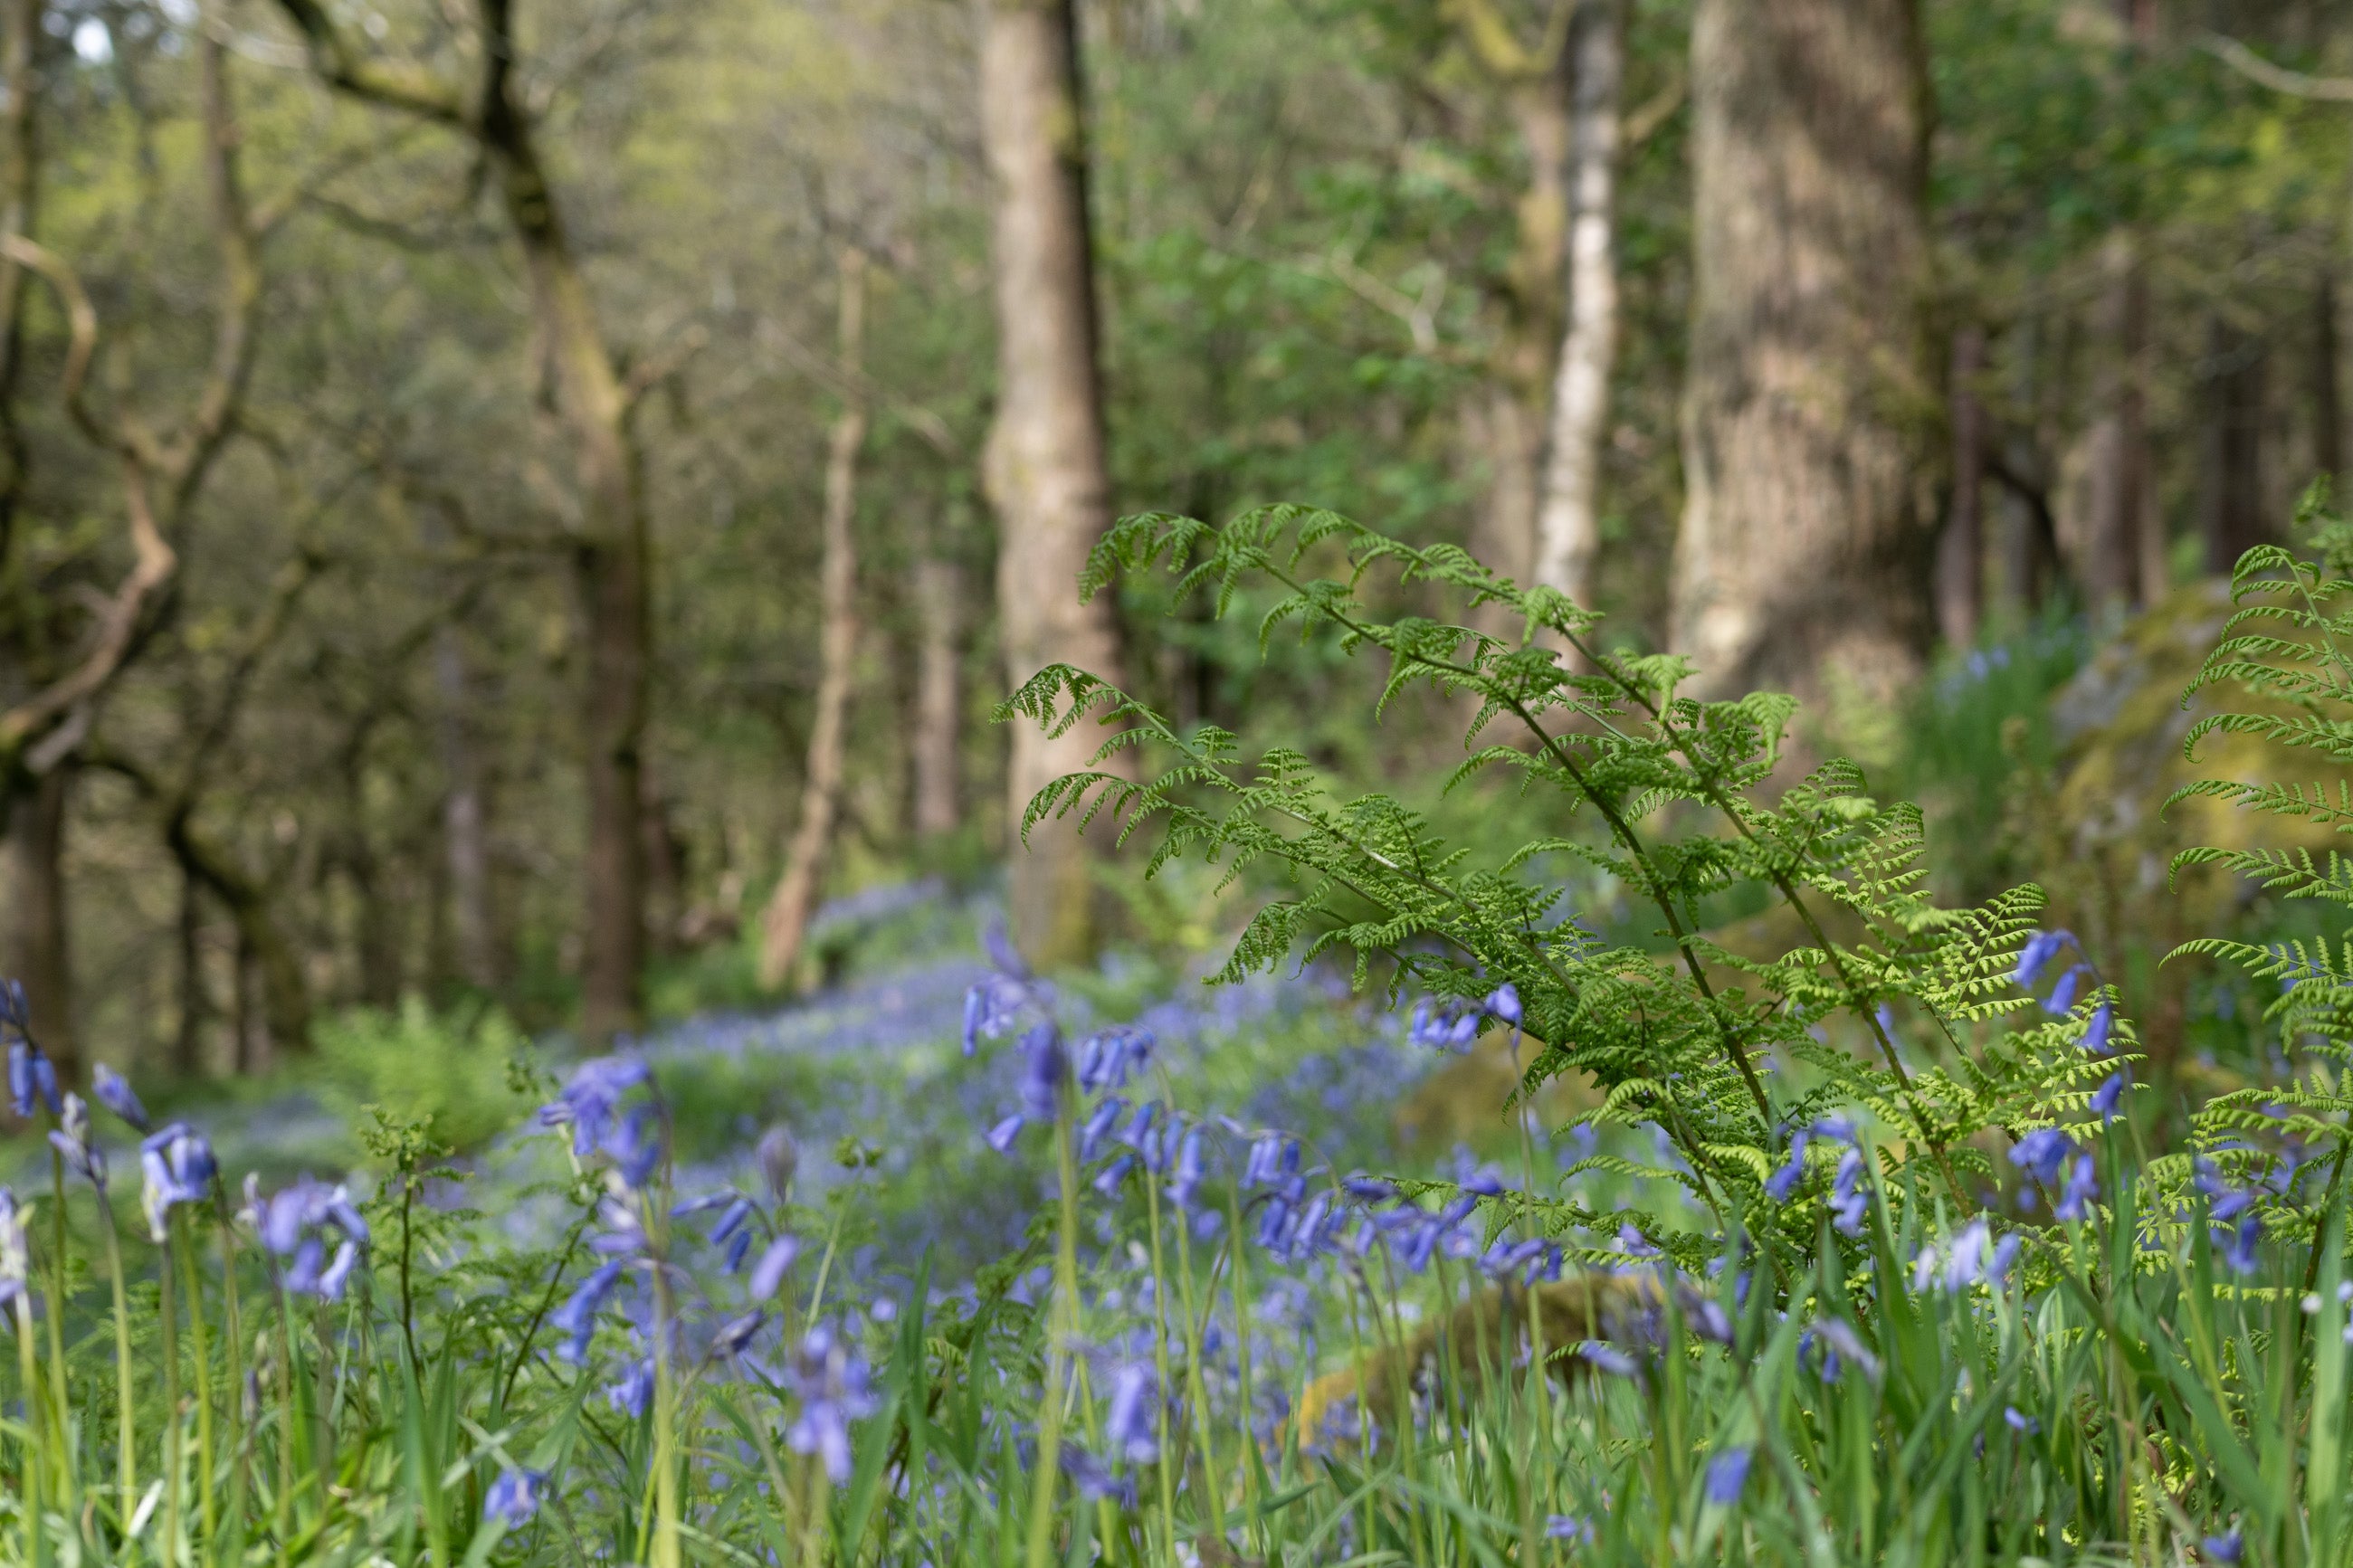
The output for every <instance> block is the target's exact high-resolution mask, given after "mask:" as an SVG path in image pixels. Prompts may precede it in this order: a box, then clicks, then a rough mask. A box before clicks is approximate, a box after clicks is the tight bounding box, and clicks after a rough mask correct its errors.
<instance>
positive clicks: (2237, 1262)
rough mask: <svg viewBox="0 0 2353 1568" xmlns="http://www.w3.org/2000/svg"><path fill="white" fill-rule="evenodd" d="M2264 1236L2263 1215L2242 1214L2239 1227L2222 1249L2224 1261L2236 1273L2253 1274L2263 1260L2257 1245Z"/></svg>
mask: <svg viewBox="0 0 2353 1568" xmlns="http://www.w3.org/2000/svg"><path fill="white" fill-rule="evenodd" d="M2262 1240H2263V1216H2262V1215H2253V1214H2249V1215H2241V1216H2240V1219H2239V1224H2238V1228H2237V1229H2235V1230H2233V1231H2232V1233H2231V1236H2230V1239H2229V1242H2228V1244H2227V1245H2226V1246H2225V1247H2223V1249H2222V1261H2223V1262H2224V1263H2227V1264H2229V1265H2230V1267H2231V1271H2232V1273H2234V1274H2253V1272H2254V1271H2255V1269H2256V1268H2257V1267H2258V1266H2259V1265H2260V1264H2261V1262H2262V1258H2260V1257H2258V1256H2257V1254H2256V1252H2255V1246H2256V1244H2257V1243H2258V1242H2260V1241H2262Z"/></svg>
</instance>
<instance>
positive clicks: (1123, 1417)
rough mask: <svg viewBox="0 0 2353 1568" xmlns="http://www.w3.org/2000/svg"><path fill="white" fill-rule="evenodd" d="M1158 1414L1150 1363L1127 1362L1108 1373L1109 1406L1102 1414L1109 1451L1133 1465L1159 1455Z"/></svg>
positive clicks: (1156, 1395) (1157, 1396)
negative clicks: (1109, 1376)
mask: <svg viewBox="0 0 2353 1568" xmlns="http://www.w3.org/2000/svg"><path fill="white" fill-rule="evenodd" d="M1159 1415H1160V1400H1159V1390H1158V1387H1157V1385H1156V1384H1155V1381H1154V1378H1153V1373H1152V1368H1151V1367H1150V1366H1148V1365H1146V1364H1145V1363H1142V1362H1130V1363H1127V1364H1126V1365H1124V1366H1122V1367H1121V1368H1119V1370H1118V1371H1116V1372H1114V1373H1113V1374H1112V1384H1111V1408H1110V1410H1109V1411H1108V1412H1107V1413H1106V1414H1105V1415H1104V1417H1103V1439H1104V1441H1105V1442H1107V1443H1109V1444H1110V1445H1111V1449H1112V1452H1113V1453H1114V1454H1118V1455H1121V1456H1123V1457H1124V1458H1127V1459H1128V1460H1130V1461H1131V1462H1134V1463H1137V1464H1142V1463H1144V1462H1145V1461H1148V1460H1151V1459H1155V1458H1159V1455H1160V1429H1159Z"/></svg>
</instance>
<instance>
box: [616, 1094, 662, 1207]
mask: <svg viewBox="0 0 2353 1568" xmlns="http://www.w3.org/2000/svg"><path fill="white" fill-rule="evenodd" d="M601 1146H602V1148H603V1149H604V1151H605V1152H606V1153H607V1154H609V1155H611V1156H612V1160H613V1169H614V1170H616V1171H617V1172H618V1173H620V1177H621V1180H622V1182H623V1183H625V1184H627V1185H628V1187H629V1189H630V1190H631V1191H632V1192H634V1191H637V1190H638V1189H639V1188H641V1187H643V1186H644V1185H645V1184H646V1183H647V1182H648V1181H649V1180H650V1179H651V1178H652V1176H653V1173H654V1170H655V1168H656V1167H657V1166H659V1164H660V1163H661V1158H662V1135H661V1125H660V1121H659V1118H658V1117H657V1116H656V1114H655V1112H654V1108H653V1107H652V1106H650V1105H637V1106H632V1107H630V1108H629V1111H628V1115H626V1116H624V1117H622V1118H621V1119H620V1120H619V1121H617V1122H616V1123H615V1124H614V1125H613V1126H612V1127H610V1128H609V1129H608V1130H607V1131H606V1134H605V1137H604V1141H603V1143H602V1145H601Z"/></svg>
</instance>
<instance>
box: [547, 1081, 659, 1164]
mask: <svg viewBox="0 0 2353 1568" xmlns="http://www.w3.org/2000/svg"><path fill="white" fill-rule="evenodd" d="M650 1079H651V1075H650V1074H649V1071H648V1070H647V1068H646V1064H645V1063H644V1062H642V1061H640V1060H638V1058H635V1057H597V1058H594V1059H592V1060H589V1061H585V1062H582V1063H581V1064H580V1065H579V1067H577V1068H575V1069H574V1070H573V1074H572V1078H571V1080H570V1081H569V1082H567V1083H566V1084H565V1086H564V1090H563V1092H562V1093H561V1094H560V1095H558V1096H557V1097H556V1098H555V1099H554V1100H550V1101H549V1102H548V1103H547V1104H545V1105H543V1106H541V1107H540V1108H539V1124H540V1125H541V1126H543V1127H562V1126H566V1125H569V1126H570V1127H571V1129H572V1152H573V1153H574V1154H575V1155H577V1156H578V1157H579V1158H581V1159H583V1160H585V1159H586V1158H587V1157H588V1156H589V1155H590V1154H592V1153H594V1152H596V1147H597V1145H598V1144H600V1143H602V1142H604V1140H605V1135H606V1133H607V1130H608V1129H609V1128H610V1127H611V1125H612V1121H613V1112H614V1110H616V1109H617V1107H618V1106H619V1105H620V1103H621V1100H622V1099H623V1097H624V1096H626V1095H627V1094H628V1092H629V1090H631V1089H635V1088H637V1087H638V1085H639V1084H642V1083H646V1082H649V1081H650Z"/></svg>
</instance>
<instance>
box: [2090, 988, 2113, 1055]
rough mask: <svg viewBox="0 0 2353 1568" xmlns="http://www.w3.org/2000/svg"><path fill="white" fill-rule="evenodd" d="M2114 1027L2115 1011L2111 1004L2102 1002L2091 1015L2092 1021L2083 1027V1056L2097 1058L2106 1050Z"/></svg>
mask: <svg viewBox="0 0 2353 1568" xmlns="http://www.w3.org/2000/svg"><path fill="white" fill-rule="evenodd" d="M2115 1028H2116V1006H2115V1005H2114V1004H2113V1003H2108V1002H2103V1003H2101V1004H2100V1005H2099V1007H2098V1009H2097V1010H2096V1011H2094V1013H2093V1014H2092V1021H2091V1022H2090V1023H2088V1024H2086V1025H2084V1038H2083V1041H2082V1044H2083V1047H2084V1055H2085V1056H2089V1057H2095V1056H2098V1055H2099V1054H2100V1053H2101V1052H2102V1051H2105V1050H2106V1049H2107V1048H2108V1036H2109V1034H2110V1033H2111V1032H2112V1031H2113V1030H2114V1029H2115Z"/></svg>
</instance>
